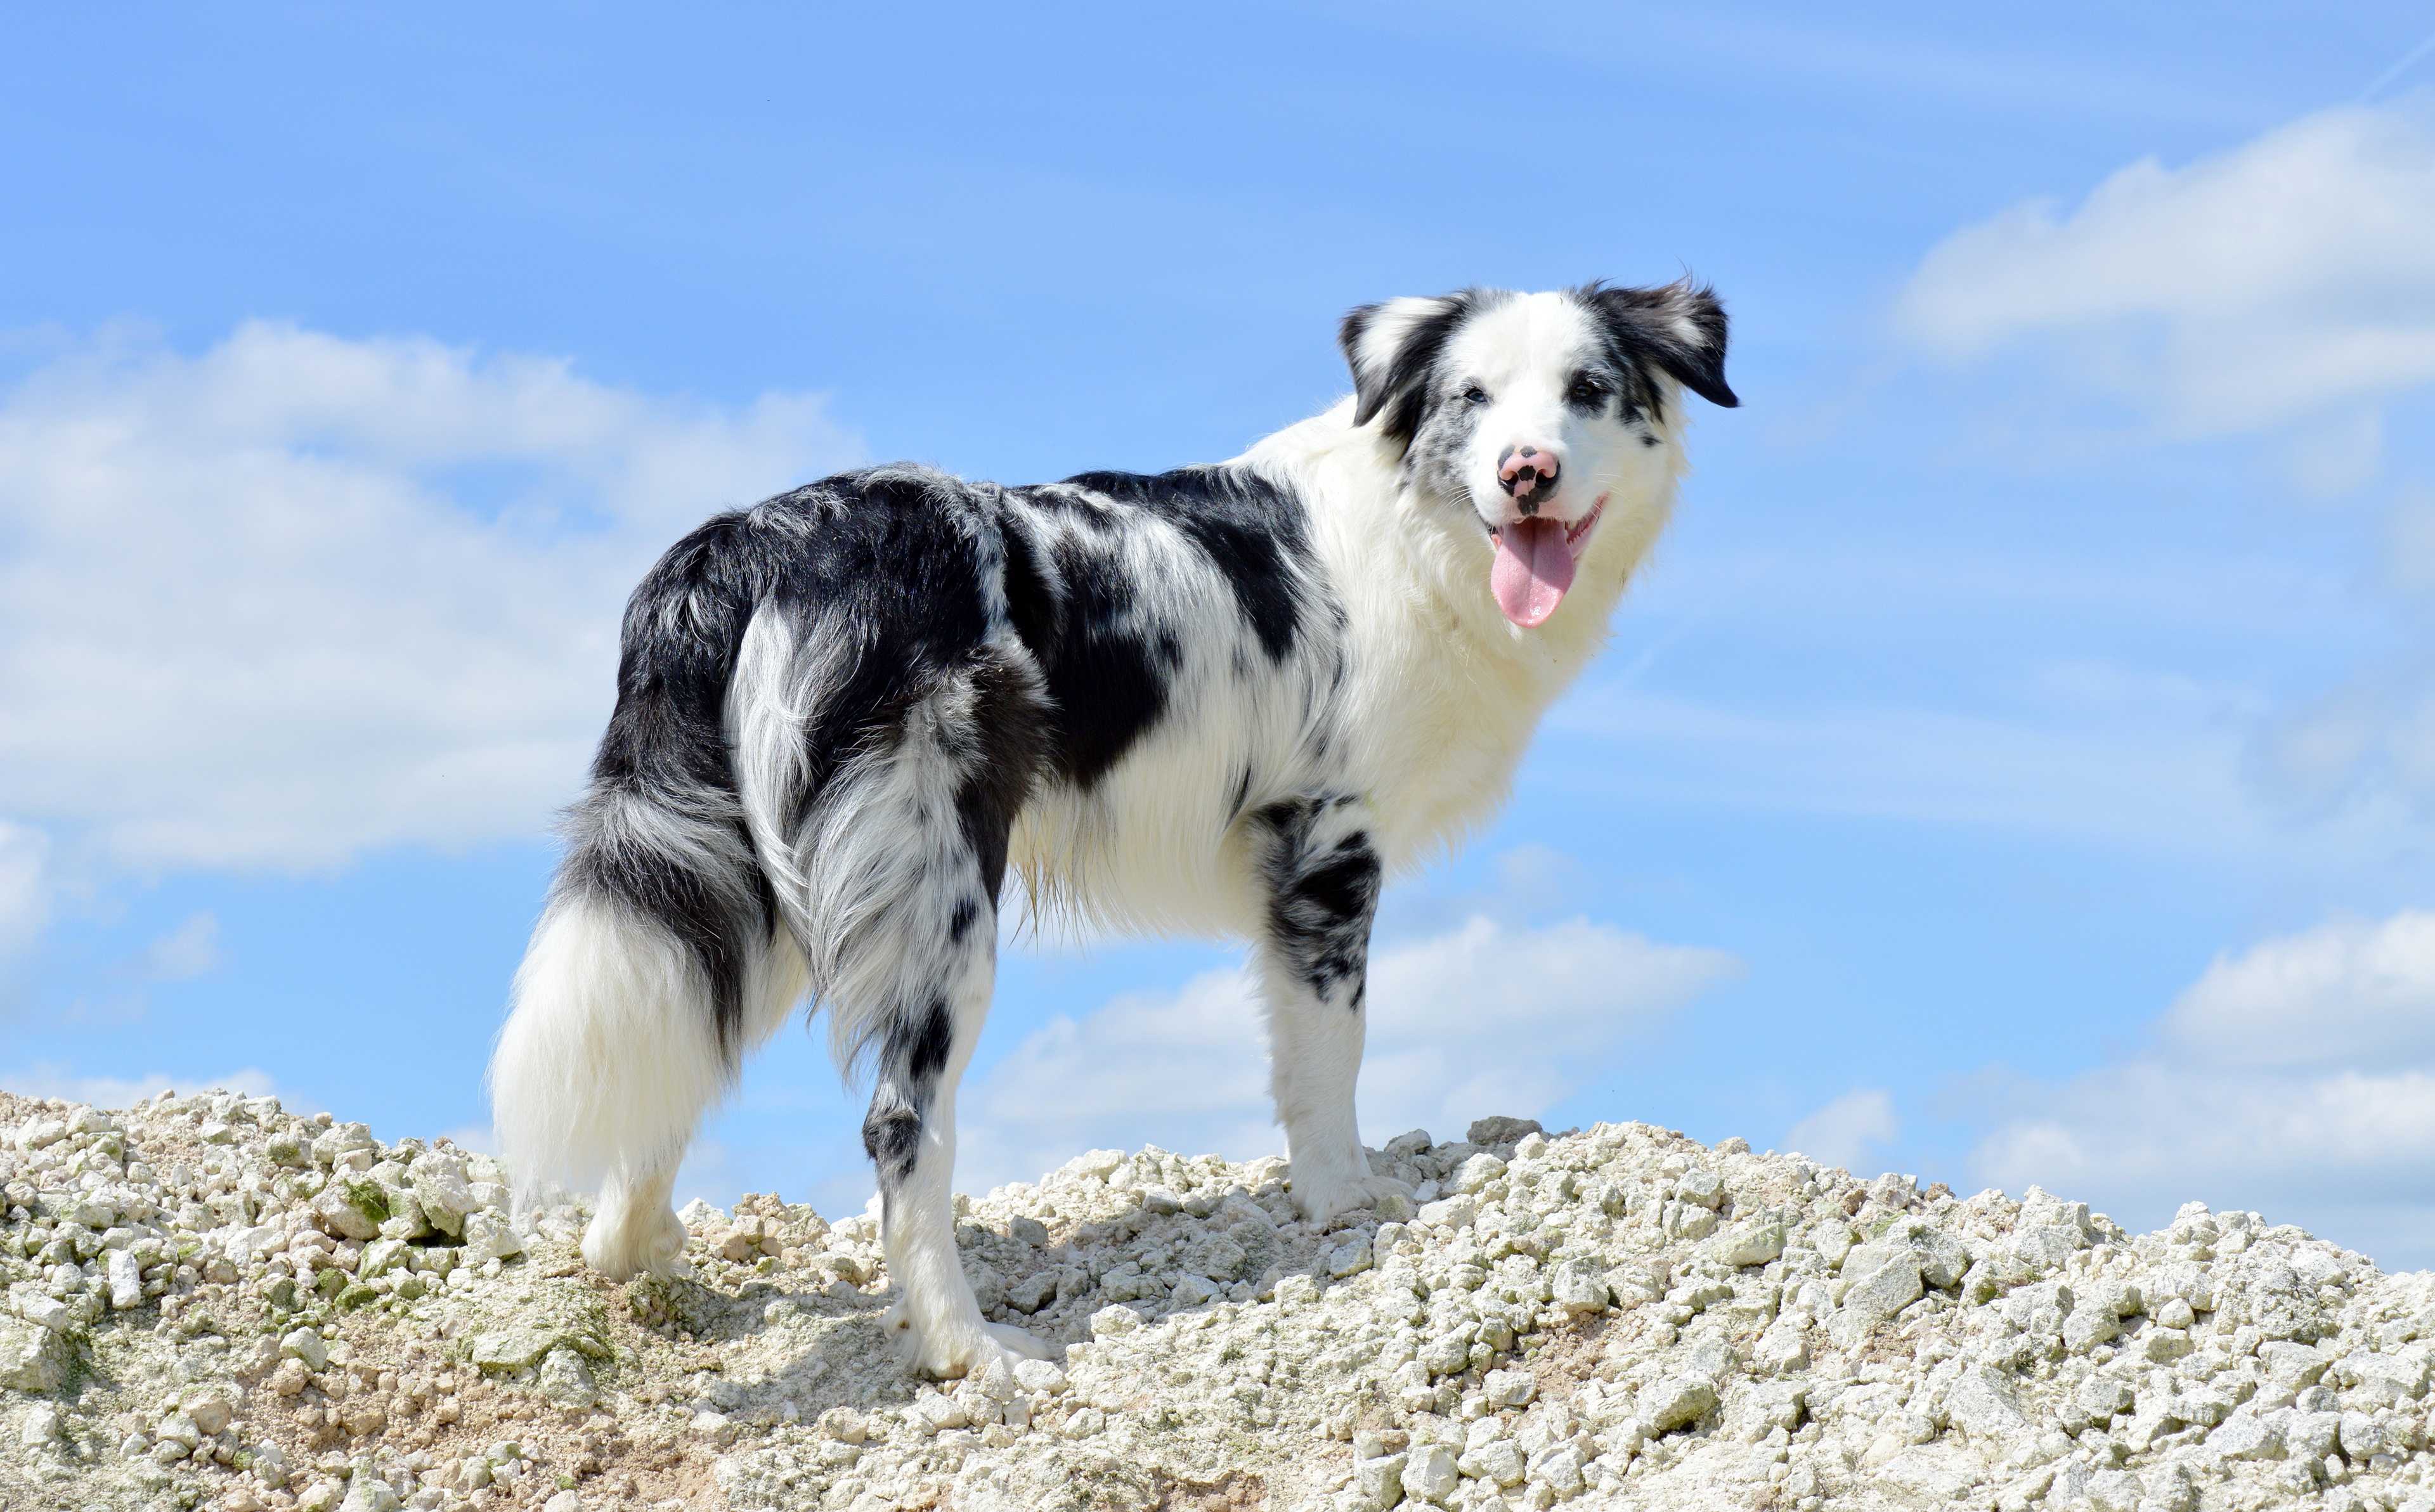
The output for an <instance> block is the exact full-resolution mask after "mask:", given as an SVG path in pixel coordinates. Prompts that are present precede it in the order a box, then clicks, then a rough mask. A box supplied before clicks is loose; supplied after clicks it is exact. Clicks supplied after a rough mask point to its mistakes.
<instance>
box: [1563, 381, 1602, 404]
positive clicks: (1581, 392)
mask: <svg viewBox="0 0 2435 1512" xmlns="http://www.w3.org/2000/svg"><path fill="white" fill-rule="evenodd" d="M1564 397H1566V398H1567V399H1570V400H1571V401H1572V402H1573V403H1575V404H1597V402H1598V401H1599V400H1601V399H1604V398H1605V397H1606V389H1605V387H1603V386H1601V385H1599V384H1598V383H1597V382H1595V381H1594V380H1592V379H1588V378H1576V379H1574V380H1573V387H1572V389H1571V390H1570V392H1568V393H1567V394H1566V395H1565V396H1564Z"/></svg>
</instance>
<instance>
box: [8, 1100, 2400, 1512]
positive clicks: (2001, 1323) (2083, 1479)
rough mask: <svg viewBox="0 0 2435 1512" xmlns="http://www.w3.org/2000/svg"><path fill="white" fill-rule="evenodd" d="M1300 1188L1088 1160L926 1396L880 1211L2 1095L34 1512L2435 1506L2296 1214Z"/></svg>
mask: <svg viewBox="0 0 2435 1512" xmlns="http://www.w3.org/2000/svg"><path fill="white" fill-rule="evenodd" d="M1372 1162H1373V1166H1374V1167H1375V1168H1376V1169H1378V1170H1379V1171H1381V1172H1385V1173H1389V1174H1392V1175H1395V1176H1398V1177H1402V1178H1403V1179H1405V1180H1407V1181H1409V1182H1411V1183H1413V1184H1414V1186H1415V1187H1416V1188H1417V1189H1418V1192H1419V1195H1420V1198H1421V1199H1422V1200H1421V1201H1420V1203H1419V1205H1418V1207H1417V1210H1416V1211H1415V1210H1414V1208H1413V1207H1412V1205H1410V1204H1407V1203H1403V1202H1401V1201H1400V1200H1399V1199H1398V1200H1391V1201H1390V1203H1389V1204H1388V1205H1387V1207H1386V1208H1385V1209H1383V1210H1381V1211H1375V1212H1365V1213H1362V1214H1358V1215H1356V1216H1355V1218H1354V1219H1353V1220H1349V1221H1345V1222H1342V1223H1340V1224H1339V1226H1338V1227H1335V1228H1333V1229H1329V1230H1327V1231H1315V1230H1313V1229H1311V1228H1309V1227H1308V1226H1306V1225H1304V1224H1302V1223H1300V1222H1298V1221H1296V1220H1295V1218H1294V1217H1293V1210H1292V1207H1291V1203H1290V1200H1289V1194H1288V1193H1287V1188H1286V1184H1285V1174H1286V1173H1285V1166H1284V1163H1283V1162H1282V1161H1280V1160H1260V1161H1254V1162H1252V1163H1251V1164H1248V1165H1235V1164H1229V1163H1227V1162H1225V1161H1222V1160H1217V1159H1216V1158H1214V1157H1202V1158H1198V1159H1187V1158H1184V1157H1181V1156H1177V1155H1171V1154H1168V1153H1166V1152H1165V1151H1162V1150H1157V1149H1148V1150H1144V1151H1141V1152H1140V1153H1138V1154H1133V1155H1126V1154H1123V1153H1121V1152H1117V1151H1113V1150H1098V1151H1091V1152H1088V1153H1086V1154H1083V1155H1081V1156H1079V1157H1077V1158H1076V1159H1075V1160H1071V1161H1069V1162H1068V1163H1067V1164H1066V1165H1065V1166H1064V1167H1063V1168H1062V1170H1059V1171H1057V1172H1054V1173H1052V1174H1051V1175H1049V1176H1048V1177H1045V1178H1044V1179H1043V1180H1042V1181H1041V1182H1040V1183H1039V1184H1038V1185H1036V1186H1035V1185H1031V1184H1028V1183H1023V1184H1017V1185H1014V1186H1010V1187H1006V1188H1002V1189H1000V1190H999V1191H996V1192H993V1193H991V1194H988V1195H987V1196H985V1197H979V1198H961V1197H959V1198H958V1216H959V1219H960V1226H959V1229H958V1240H959V1242H960V1243H961V1245H962V1246H963V1254H964V1261H965V1264H966V1267H967V1269H968V1271H969V1272H970V1274H971V1275H972V1277H973V1280H974V1283H975V1287H976V1290H977V1292H978V1293H979V1295H980V1297H981V1299H982V1302H983V1305H984V1306H985V1308H987V1310H988V1311H989V1312H990V1314H991V1315H992V1316H993V1317H994V1318H997V1319H1000V1320H1002V1321H1010V1322H1015V1323H1018V1324H1021V1325H1023V1326H1025V1327H1028V1328H1029V1329H1030V1330H1032V1331H1033V1332H1036V1333H1038V1334H1040V1335H1041V1336H1043V1337H1045V1338H1048V1339H1052V1340H1055V1341H1057V1342H1058V1343H1060V1344H1062V1345H1063V1346H1064V1347H1065V1349H1064V1358H1063V1361H1062V1365H1048V1364H1045V1363H1039V1362H1034V1363H1029V1364H1026V1365H1023V1366H1018V1367H1016V1368H1013V1369H1008V1368H1006V1367H1005V1366H995V1367H993V1368H992V1369H991V1370H989V1371H987V1372H985V1373H983V1374H980V1375H978V1376H976V1377H974V1378H971V1379H968V1380H964V1381H961V1382H947V1383H927V1382H921V1381H916V1380H913V1379H911V1378H909V1377H907V1375H906V1374H905V1372H904V1371H903V1370H902V1368H901V1367H900V1366H898V1365H897V1363H896V1361H895V1358H894V1357H893V1356H892V1355H891V1354H890V1353H889V1350H888V1348H887V1346H886V1344H885V1342H884V1339H883V1336H882V1332H881V1319H882V1316H883V1314H884V1313H885V1310H886V1305H887V1296H886V1294H887V1288H888V1280H887V1276H886V1274H885V1271H884V1267H883V1265H882V1262H881V1257H880V1253H879V1248H878V1244H877V1226H876V1224H875V1222H874V1220H873V1216H872V1214H870V1213H867V1212H866V1213H863V1214H859V1215H856V1216H854V1217H850V1218H846V1219H843V1220H842V1221H839V1222H838V1223H836V1224H834V1225H832V1224H830V1223H827V1222H825V1221H823V1220H822V1219H821V1218H820V1216H819V1215H817V1214H815V1213H814V1212H812V1211H811V1210H809V1209H807V1208H803V1207H800V1206H790V1205H787V1204H784V1203H781V1202H779V1201H778V1200H776V1199H775V1198H773V1197H756V1196H747V1197H745V1198H742V1199H740V1200H739V1201H738V1202H737V1203H736V1205H735V1207H734V1210H733V1211H719V1210H717V1209H713V1208H710V1207H708V1206H706V1205H701V1204H697V1205H695V1206H694V1207H692V1208H690V1209H688V1210H687V1211H686V1212H685V1213H684V1214H683V1216H684V1218H685V1220H686V1224H687V1227H688V1229H689V1231H690V1233H691V1235H692V1242H691V1244H690V1245H689V1246H688V1251H687V1254H688V1259H689V1261H690V1263H691V1265H692V1267H693V1270H694V1275H693V1276H692V1277H691V1278H689V1279H685V1280H655V1281H644V1282H637V1283H635V1284H631V1285H623V1286H620V1285H612V1284H609V1283H607V1282H604V1281H602V1280H599V1279H597V1278H596V1277H595V1276H593V1275H591V1274H590V1273H589V1272H588V1271H586V1270H585V1269H584V1268H583V1266H582V1265H581V1263H579V1259H578V1257H577V1255H576V1252H575V1248H574V1241H575V1239H576V1236H577V1234H578V1232H579V1227H580V1224H581V1222H582V1217H583V1215H582V1213H581V1212H580V1211H578V1210H577V1209H575V1208H573V1207H571V1206H567V1205H564V1204H559V1205H555V1206H550V1205H539V1204H534V1203H527V1204H525V1211H523V1212H522V1213H521V1215H518V1213H517V1205H516V1204H514V1203H512V1202H511V1201H510V1194H509V1191H508V1190H507V1186H506V1184H505V1182H504V1181H503V1180H502V1174H501V1172H500V1171H499V1170H498V1168H497V1167H496V1166H494V1165H493V1164H492V1162H490V1161H488V1160H484V1159H483V1158H481V1157H479V1156H477V1155H473V1154H470V1153H468V1152H465V1151H462V1150H458V1149H454V1148H452V1147H451V1146H450V1145H449V1144H448V1143H447V1142H446V1141H444V1140H439V1141H433V1142H430V1143H423V1142H420V1141H415V1140H404V1141H400V1142H399V1143H395V1144H382V1143H379V1142H378V1141H376V1140H374V1139H373V1138H372V1136H371V1133H370V1131H369V1130H368V1129H366V1128H365V1127H364V1126H363V1125H357V1124H345V1123H337V1122H334V1121H333V1120H331V1119H330V1118H329V1117H328V1116H327V1115H322V1116H319V1117H317V1118H313V1119H302V1118H298V1117H295V1116H293V1115H291V1114H288V1113H286V1112H285V1111H284V1110H283V1109H282V1108H280V1107H279V1105H278V1104H277V1103H276V1102H274V1101H271V1100H269V1099H252V1098H247V1097H243V1096H240V1095H238V1094H235V1093H230V1092H207V1093H202V1094H198V1095H194V1096H185V1097H180V1096H164V1097H163V1098H161V1099H159V1100H156V1101H154V1102H151V1103H148V1104H145V1105H141V1106H139V1107H137V1108H131V1109H129V1110H127V1111H125V1112H118V1113H112V1112H105V1111H101V1110H97V1109H94V1108H81V1107H70V1106H67V1105H64V1104H60V1103H43V1102H37V1101H32V1100H28V1099H23V1098H15V1097H10V1096H8V1095H7V1094H5V1093H0V1191H5V1203H6V1208H5V1212H6V1226H5V1229H0V1280H5V1282H6V1286H7V1292H8V1305H7V1307H6V1309H5V1310H0V1506H6V1507H9V1508H10V1509H16V1508H26V1509H33V1508H75V1509H78V1512H85V1509H93V1508H115V1507H146V1508H151V1507H161V1508H185V1507H198V1506H209V1507H215V1508H220V1509H224V1512H259V1509H263V1508H280V1509H283V1512H284V1509H290V1508H293V1509H297V1512H389V1509H393V1508H397V1507H400V1506H411V1507H420V1508H450V1509H472V1508H484V1509H505V1508H540V1509H545V1512H582V1509H586V1508H611V1507H633V1508H643V1507H660V1508H675V1507H684V1508H703V1509H709V1508H728V1507H734V1508H744V1509H753V1508H764V1507H768V1508H782V1507H783V1508H795V1507H821V1508H836V1509H853V1512H881V1509H885V1508H956V1509H958V1512H986V1509H1008V1512H1013V1509H1022V1512H1032V1509H1043V1508H1085V1507H1109V1508H1128V1509H1142V1512H1148V1509H1152V1508H1190V1509H1204V1512H1215V1509H1220V1508H1225V1509H1236V1512H1250V1509H1254V1508H1273V1509H1279V1512H1283V1509H1288V1508H1294V1509H1299V1508H1313V1509H1327V1512H1373V1509H1374V1512H1385V1509H1387V1508H1390V1507H1396V1506H1405V1507H1410V1508H1414V1509H1418V1508H1422V1507H1440V1508H1449V1509H1457V1512H1515V1509H1520V1508H1530V1509H1534V1512H1535V1509H1544V1508H1547V1507H1551V1506H1557V1505H1563V1506H1566V1507H1570V1508H1580V1509H1584V1512H1594V1509H1607V1508H1640V1509H1657V1508H1676V1507H1680V1508H1686V1509H1687V1508H1701V1509H1706V1508H1753V1509H1759V1508H1781V1509H1790V1512H1816V1509H1822V1508H1844V1507H1854V1508H1856V1507H1983V1508H1991V1509H2002V1512H2024V1509H2027V1508H2030V1507H2045V1508H2050V1509H2054V1512H2078V1509H2081V1508H2089V1509H2093V1512H2134V1509H2136V1512H2199V1509H2202V1508H2203V1509H2209V1512H2213V1509H2241V1512H2249V1509H2254V1508H2265V1507H2308V1508H2323V1509H2326V1512H2365V1509H2370V1508H2374V1509H2377V1512H2435V1484H2430V1483H2435V1477H2430V1473H2429V1472H2430V1468H2435V1440H2430V1436H2429V1428H2428V1424H2427V1420H2426V1410H2427V1407H2428V1404H2429V1403H2428V1384H2429V1383H2428V1365H2429V1355H2430V1353H2435V1278H2430V1277H2429V1276H2428V1275H2426V1274H2425V1273H2420V1274H2414V1275H2406V1276H2386V1275H2384V1274H2383V1273H2381V1272H2380V1271H2378V1270H2377V1269H2376V1268H2375V1266H2374V1265H2373V1264H2371V1263H2368V1262H2367V1261H2366V1260H2364V1259H2363V1258H2361V1257H2360V1256H2358V1255H2356V1254H2351V1253H2347V1252H2345V1251H2343V1250H2340V1249H2339V1248H2337V1247H2335V1246H2331V1245H2328V1244H2324V1243H2323V1242H2320V1241H2317V1240H2314V1239H2311V1238H2310V1237H2309V1236H2308V1235H2306V1234H2305V1233H2303V1232H2301V1231H2300V1230H2298V1229H2292V1228H2288V1227H2270V1226H2268V1225H2267V1224H2265V1223H2264V1222H2263V1221H2262V1220H2261V1219H2260V1218H2259V1217H2258V1216H2257V1215H2256V1214H2254V1213H2245V1212H2226V1213H2210V1212H2208V1211H2205V1210H2204V1209H2203V1208H2202V1207H2201V1206H2199V1205H2197V1204H2191V1205H2190V1206H2189V1207H2186V1208H2185V1209H2184V1210H2183V1211H2182V1212H2181V1213H2180V1215H2179V1216H2178V1217H2177V1218H2176V1220H2175V1221H2174V1223H2173V1225H2172V1226H2171V1227H2170V1228H2169V1229H2165V1230H2163V1231H2161V1232H2157V1233H2152V1234H2147V1235H2141V1236H2135V1237H2134V1236H2133V1235H2130V1234H2127V1233H2125V1232H2123V1231H2122V1230H2120V1229H2117V1228H2116V1227H2115V1226H2114V1225H2113V1224H2112V1223H2110V1222H2108V1221H2107V1220H2106V1219H2105V1218H2104V1217H2103V1216H2102V1215H2092V1214H2091V1213H2090V1212H2089V1211H2088V1210H2087V1209H2086V1207H2085V1206H2084V1205H2081V1204H2078V1203H2070V1202H2064V1201H2061V1200H2059V1199H2057V1198H2054V1197H2051V1196H2048V1195H2047V1194H2044V1193H2042V1192H2039V1191H2037V1190H2035V1189H2032V1190H2031V1191H2030V1192H2029V1194H2028V1196H2027V1197H2026V1198H2025V1199H2023V1200H2020V1201H2014V1200H2012V1199H2011V1198H2009V1197H2007V1196H2005V1195H2004V1194H2001V1193H1995V1192H1988V1193H1982V1194H1979V1195H1977V1196H1975V1197H1971V1198H1968V1199H1966V1200H1965V1199H1960V1198H1956V1197H1955V1196H1953V1195H1952V1194H1949V1193H1947V1192H1945V1191H1944V1189H1943V1187H1941V1186H1934V1187H1930V1188H1928V1189H1927V1190H1926V1192H1922V1191H1920V1190H1918V1189H1917V1188H1916V1186H1915V1184H1914V1183H1913V1182H1911V1181H1910V1180H1909V1179H1908V1178H1907V1177H1891V1176H1889V1177H1879V1178H1878V1179H1876V1180H1874V1181H1872V1182H1867V1183H1862V1182H1860V1181H1857V1180H1856V1179H1855V1178H1853V1177H1851V1176H1850V1175H1849V1174H1847V1173H1845V1172H1843V1171H1840V1170H1828V1169H1822V1168H1821V1167H1819V1166H1818V1165H1816V1164H1815V1163H1813V1162H1811V1161H1808V1160H1803V1159H1801V1158H1800V1157H1798V1156H1775V1155H1753V1154H1752V1153H1751V1152H1750V1151H1749V1150H1748V1148H1747V1147H1746V1146H1745V1145H1744V1144H1743V1143H1742V1142H1740V1141H1738V1140H1727V1141H1725V1142H1724V1143H1722V1144H1719V1145H1718V1146H1716V1147H1714V1148H1710V1147H1708V1146H1705V1145H1701V1144H1699V1143H1693V1142H1691V1141H1689V1140H1685V1139H1684V1138H1682V1137H1680V1136H1679V1135H1676V1134H1673V1133H1670V1132H1668V1131H1667V1130H1665V1129H1660V1128H1652V1127H1649V1126H1647V1125H1598V1126H1597V1127H1596V1128H1592V1129H1588V1130H1583V1131H1574V1132H1568V1133H1564V1134H1562V1135H1558V1136H1555V1137H1553V1138H1550V1137H1548V1136H1547V1135H1546V1134H1545V1133H1543V1132H1541V1131H1540V1130H1539V1129H1538V1128H1537V1126H1536V1125H1532V1124H1528V1123H1527V1122H1523V1121H1518V1120H1511V1119H1489V1120H1483V1121H1481V1122H1480V1123H1479V1124H1477V1125H1473V1126H1472V1128H1471V1129H1470V1130H1469V1131H1468V1136H1467V1139H1466V1140H1465V1141H1464V1142H1460V1143H1432V1141H1431V1140H1430V1137H1429V1136H1428V1135H1427V1134H1425V1133H1423V1132H1421V1131H1417V1130H1416V1131H1414V1132H1413V1133H1411V1134H1408V1135H1406V1136H1404V1137H1402V1138H1400V1139H1397V1140H1394V1141H1391V1142H1390V1143H1389V1144H1388V1146H1387V1147H1386V1148H1385V1149H1384V1150H1381V1151H1377V1152H1374V1153H1373V1156H1372Z"/></svg>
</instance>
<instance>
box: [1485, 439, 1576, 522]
mask: <svg viewBox="0 0 2435 1512" xmlns="http://www.w3.org/2000/svg"><path fill="white" fill-rule="evenodd" d="M1559 472H1563V464H1562V463H1560V462H1558V461H1557V460H1556V454H1554V453H1553V452H1543V451H1541V450H1539V449H1538V448H1537V447H1535V446H1527V445H1526V446H1509V447H1507V448H1506V449H1505V452H1504V455H1500V456H1499V457H1497V459H1496V482H1497V486H1498V487H1500V488H1502V489H1503V490H1505V491H1506V492H1507V493H1508V494H1510V495H1511V496H1512V499H1513V502H1514V504H1515V505H1516V506H1518V507H1520V508H1521V510H1522V512H1523V513H1524V514H1526V515H1529V514H1536V513H1538V512H1539V506H1540V504H1541V503H1542V502H1543V501H1545V500H1546V497H1547V495H1549V494H1551V493H1553V492H1555V491H1556V474H1557V473H1559Z"/></svg>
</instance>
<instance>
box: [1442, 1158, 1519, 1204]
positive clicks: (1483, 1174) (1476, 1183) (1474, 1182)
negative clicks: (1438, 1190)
mask: <svg viewBox="0 0 2435 1512" xmlns="http://www.w3.org/2000/svg"><path fill="white" fill-rule="evenodd" d="M1504 1174H1505V1162H1504V1161H1502V1160H1498V1159H1497V1158H1496V1157H1495V1156H1494V1155H1491V1154H1489V1153H1488V1152H1487V1151H1486V1150H1482V1151H1480V1152H1479V1153H1478V1154H1477V1155H1475V1156H1472V1157H1470V1158H1469V1159H1468V1160H1464V1161H1463V1162H1462V1163H1461V1164H1460V1165H1458V1166H1456V1167H1455V1168H1454V1174H1453V1175H1452V1176H1450V1177H1447V1178H1446V1182H1445V1189H1446V1190H1447V1191H1449V1192H1452V1193H1455V1194H1458V1195H1460V1196H1469V1195H1471V1194H1473V1193H1476V1192H1477V1191H1479V1190H1480V1189H1481V1188H1483V1187H1485V1186H1487V1185H1488V1183H1490V1182H1491V1181H1494V1180H1495V1179H1497V1178H1498V1177H1502V1176H1503V1175H1504Z"/></svg>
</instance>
